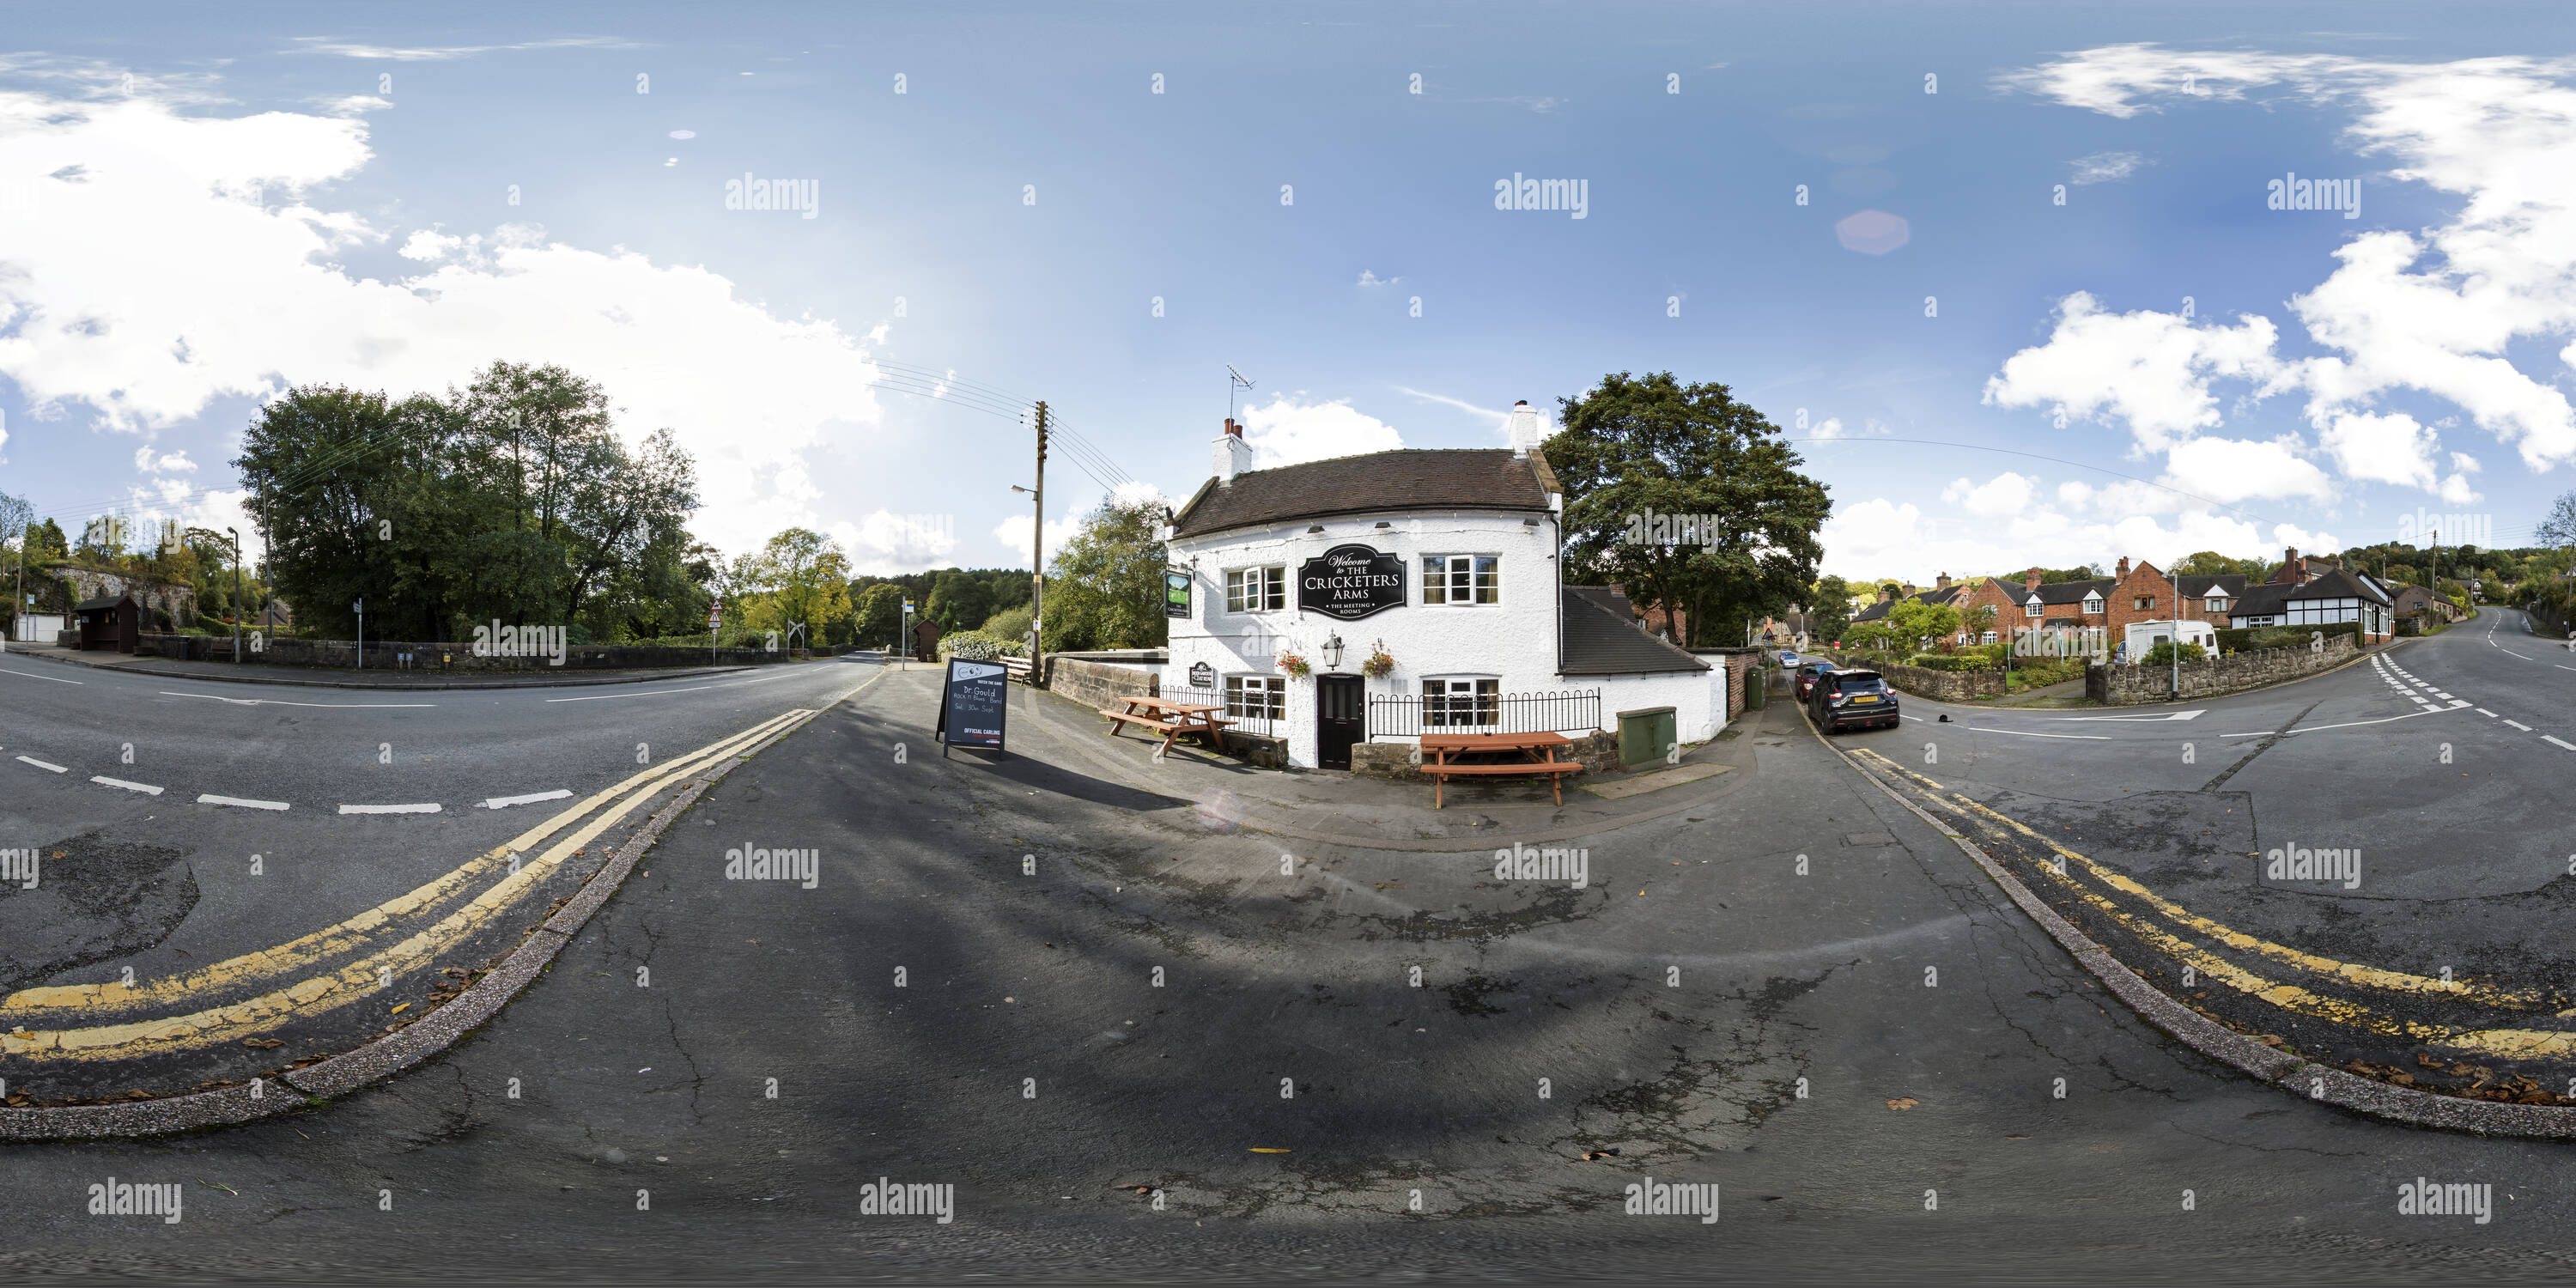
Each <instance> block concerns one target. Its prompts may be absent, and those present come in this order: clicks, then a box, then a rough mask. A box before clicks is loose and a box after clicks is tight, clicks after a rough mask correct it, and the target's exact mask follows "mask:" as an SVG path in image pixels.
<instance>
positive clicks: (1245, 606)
mask: <svg viewBox="0 0 2576 1288" xmlns="http://www.w3.org/2000/svg"><path fill="white" fill-rule="evenodd" d="M1287 608H1288V565H1286V564H1253V565H1251V566H1249V567H1244V568H1228V569H1226V570H1225V611H1227V612H1229V613H1278V612H1285V611H1287Z"/></svg>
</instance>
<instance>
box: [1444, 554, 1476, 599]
mask: <svg viewBox="0 0 2576 1288" xmlns="http://www.w3.org/2000/svg"><path fill="white" fill-rule="evenodd" d="M1475 597H1476V591H1475V582H1474V574H1473V573H1472V572H1471V571H1470V570H1469V568H1468V567H1467V556H1465V555H1451V556H1450V557H1449V602H1450V603H1453V604H1469V603H1474V602H1475Z"/></svg>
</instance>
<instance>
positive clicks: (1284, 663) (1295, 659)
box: [1279, 649, 1315, 680]
mask: <svg viewBox="0 0 2576 1288" xmlns="http://www.w3.org/2000/svg"><path fill="white" fill-rule="evenodd" d="M1279 669H1280V670H1282V671H1286V672H1287V673H1288V674H1289V675H1291V676H1293V677H1295V678H1297V679H1300V680H1302V679H1305V678H1306V677H1307V676H1308V675H1311V674H1313V673H1314V670H1315V668H1313V667H1311V666H1308V665H1307V664H1306V659H1305V658H1304V657H1303V656H1302V655H1300V654H1297V653H1293V652H1290V651H1289V650H1287V649H1281V650H1279Z"/></svg>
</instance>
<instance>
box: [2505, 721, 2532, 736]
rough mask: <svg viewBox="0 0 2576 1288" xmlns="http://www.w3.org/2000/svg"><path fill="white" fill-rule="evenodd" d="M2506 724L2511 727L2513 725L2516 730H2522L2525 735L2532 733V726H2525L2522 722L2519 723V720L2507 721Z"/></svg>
mask: <svg viewBox="0 0 2576 1288" xmlns="http://www.w3.org/2000/svg"><path fill="white" fill-rule="evenodd" d="M2505 723H2506V724H2509V725H2512V726H2513V727H2514V728H2516V729H2520V730H2521V731H2523V732H2524V733H2529V732H2531V726H2530V725H2527V724H2524V723H2523V722H2521V721H2519V720H2507V721H2505Z"/></svg>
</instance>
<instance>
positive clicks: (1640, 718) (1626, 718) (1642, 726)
mask: <svg viewBox="0 0 2576 1288" xmlns="http://www.w3.org/2000/svg"><path fill="white" fill-rule="evenodd" d="M1674 725H1675V721H1674V718H1673V709H1672V708H1671V707H1640V708H1638V709H1637V710H1635V711H1622V712H1620V713H1619V763H1620V765H1621V766H1622V767H1624V768H1627V769H1632V770H1633V769H1651V768H1653V767H1655V766H1657V765H1660V764H1662V763H1664V757H1666V756H1668V755H1671V754H1672V750H1673V747H1674V746H1675V745H1676V742H1675V738H1674V733H1673V731H1674Z"/></svg>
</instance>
